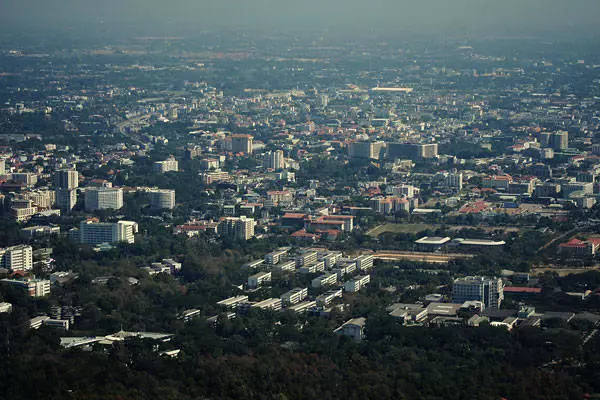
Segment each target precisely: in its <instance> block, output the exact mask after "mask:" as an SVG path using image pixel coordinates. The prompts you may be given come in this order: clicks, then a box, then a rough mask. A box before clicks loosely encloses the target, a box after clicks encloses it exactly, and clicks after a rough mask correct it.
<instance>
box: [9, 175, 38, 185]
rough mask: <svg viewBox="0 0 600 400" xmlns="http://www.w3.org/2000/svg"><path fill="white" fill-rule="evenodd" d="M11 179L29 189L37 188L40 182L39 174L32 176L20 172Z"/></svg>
mask: <svg viewBox="0 0 600 400" xmlns="http://www.w3.org/2000/svg"><path fill="white" fill-rule="evenodd" d="M10 178H11V179H12V180H13V181H15V182H18V183H23V184H24V185H25V186H28V187H31V186H35V184H36V183H37V181H38V176H37V174H32V173H31V172H19V173H15V174H11V176H10Z"/></svg>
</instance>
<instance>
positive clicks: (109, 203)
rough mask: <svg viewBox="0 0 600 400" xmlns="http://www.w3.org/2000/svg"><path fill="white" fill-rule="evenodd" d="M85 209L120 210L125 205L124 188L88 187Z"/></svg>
mask: <svg viewBox="0 0 600 400" xmlns="http://www.w3.org/2000/svg"><path fill="white" fill-rule="evenodd" d="M84 200H85V210H86V211H87V212H92V211H95V210H109V209H112V210H118V209H120V208H122V207H123V189H121V188H87V189H86V190H85V196H84Z"/></svg>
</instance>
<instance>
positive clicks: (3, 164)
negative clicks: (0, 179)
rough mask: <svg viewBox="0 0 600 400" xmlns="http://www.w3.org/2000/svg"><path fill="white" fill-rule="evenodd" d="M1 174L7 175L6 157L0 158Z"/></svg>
mask: <svg viewBox="0 0 600 400" xmlns="http://www.w3.org/2000/svg"><path fill="white" fill-rule="evenodd" d="M0 175H6V158H0Z"/></svg>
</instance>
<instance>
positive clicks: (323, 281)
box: [310, 274, 338, 288]
mask: <svg viewBox="0 0 600 400" xmlns="http://www.w3.org/2000/svg"><path fill="white" fill-rule="evenodd" d="M337 280H338V276H337V274H324V275H321V276H319V277H316V278H315V279H313V280H312V281H311V283H310V284H311V286H312V287H313V288H320V287H323V286H329V285H333V284H335V283H337Z"/></svg>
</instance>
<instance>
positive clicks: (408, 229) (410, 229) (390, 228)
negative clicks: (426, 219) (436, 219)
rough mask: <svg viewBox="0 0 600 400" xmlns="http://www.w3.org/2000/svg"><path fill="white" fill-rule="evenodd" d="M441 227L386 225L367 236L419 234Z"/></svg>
mask: <svg viewBox="0 0 600 400" xmlns="http://www.w3.org/2000/svg"><path fill="white" fill-rule="evenodd" d="M438 226H439V225H429V224H384V225H379V226H377V227H375V228H373V229H371V230H370V231H369V232H367V235H369V236H373V237H377V236H379V235H381V234H384V233H388V232H389V233H419V232H423V231H424V230H427V229H437V228H438Z"/></svg>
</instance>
